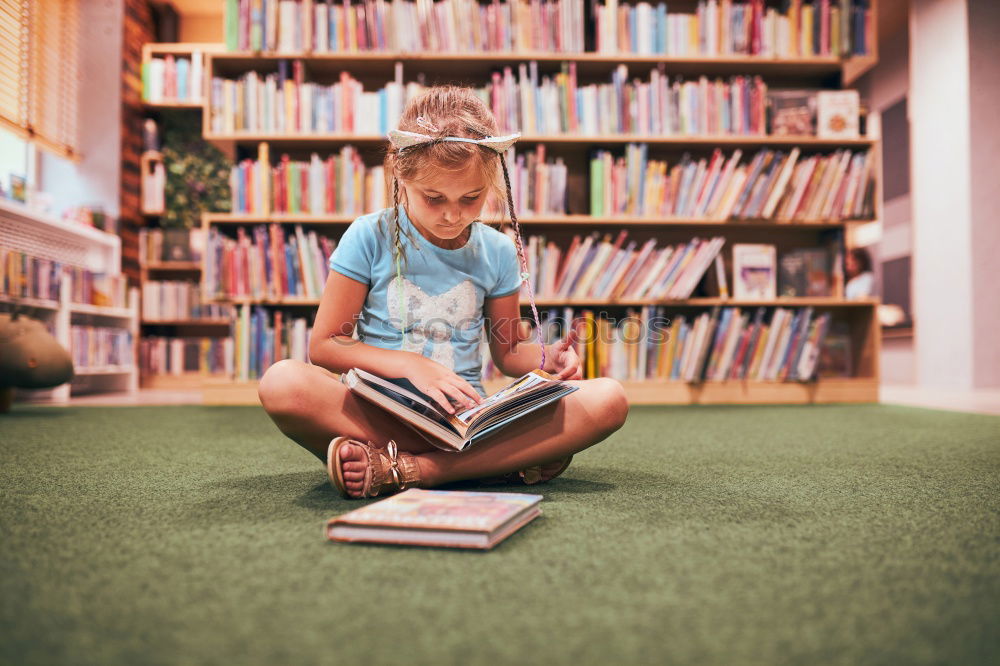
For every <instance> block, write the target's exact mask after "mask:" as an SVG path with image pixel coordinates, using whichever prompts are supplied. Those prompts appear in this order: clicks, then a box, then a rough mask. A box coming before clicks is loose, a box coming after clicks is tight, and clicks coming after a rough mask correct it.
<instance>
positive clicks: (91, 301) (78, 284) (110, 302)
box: [64, 266, 128, 308]
mask: <svg viewBox="0 0 1000 666" xmlns="http://www.w3.org/2000/svg"><path fill="white" fill-rule="evenodd" d="M64 271H65V272H64V274H65V275H66V276H68V277H70V278H71V279H72V282H71V285H72V286H71V289H70V295H69V300H70V301H71V302H73V303H82V304H84V305H100V306H103V307H112V308H124V307H128V278H127V277H126V276H124V275H121V274H119V275H108V274H106V273H94V272H92V271H89V270H87V269H86V268H81V267H80V266H66V267H65V268H64Z"/></svg>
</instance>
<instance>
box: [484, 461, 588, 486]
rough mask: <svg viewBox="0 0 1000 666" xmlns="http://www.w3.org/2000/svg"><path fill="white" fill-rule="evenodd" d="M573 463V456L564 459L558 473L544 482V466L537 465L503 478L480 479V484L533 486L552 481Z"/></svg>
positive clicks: (505, 475)
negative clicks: (521, 484)
mask: <svg viewBox="0 0 1000 666" xmlns="http://www.w3.org/2000/svg"><path fill="white" fill-rule="evenodd" d="M571 462H573V456H570V457H568V458H564V459H563V464H562V466H561V467H560V468H559V469H558V470H556V473H555V474H553V475H552V476H550V477H549V478H547V479H545V480H544V481H543V480H542V465H535V466H534V467H527V468H525V469H522V470H519V471H516V472H510V473H508V474H504V475H503V476H494V477H490V478H488V479H480V480H479V483H481V484H483V485H489V486H495V485H500V484H504V483H523V484H524V485H526V486H533V485H535V484H536V483H545V482H546V481H551V480H552V479H554V478H556V477H557V476H559V475H560V474H562V473H563V472H565V471H566V468H567V467H569V464H570V463H571Z"/></svg>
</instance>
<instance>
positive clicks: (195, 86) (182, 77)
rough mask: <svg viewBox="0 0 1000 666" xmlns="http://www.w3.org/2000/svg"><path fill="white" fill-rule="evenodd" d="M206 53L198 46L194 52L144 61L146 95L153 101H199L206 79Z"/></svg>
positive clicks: (145, 97)
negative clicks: (198, 48)
mask: <svg viewBox="0 0 1000 666" xmlns="http://www.w3.org/2000/svg"><path fill="white" fill-rule="evenodd" d="M204 77H205V55H204V54H203V53H202V52H201V51H199V50H197V49H195V50H193V51H192V52H191V54H190V55H176V54H173V53H168V54H166V55H163V56H153V57H152V58H150V59H149V60H148V61H147V62H144V63H143V64H142V97H143V100H144V101H146V102H150V103H153V104H170V103H176V102H182V103H183V102H190V103H198V102H201V100H202V88H203V86H204V80H205V78H204Z"/></svg>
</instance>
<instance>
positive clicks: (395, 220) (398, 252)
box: [392, 177, 406, 334]
mask: <svg viewBox="0 0 1000 666" xmlns="http://www.w3.org/2000/svg"><path fill="white" fill-rule="evenodd" d="M399 231H400V230H399V179H398V178H395V177H394V178H393V179H392V245H393V248H392V253H393V259H394V263H395V264H396V286H397V287H398V288H399V330H400V333H401V334H405V332H406V308H405V306H404V303H403V268H402V265H401V264H402V260H403V239H402V238H401V237H400V233H399Z"/></svg>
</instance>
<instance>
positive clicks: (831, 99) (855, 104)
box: [816, 90, 861, 139]
mask: <svg viewBox="0 0 1000 666" xmlns="http://www.w3.org/2000/svg"><path fill="white" fill-rule="evenodd" d="M860 106H861V102H860V98H859V95H858V91H857V90H823V91H820V92H819V93H817V95H816V107H817V108H816V115H817V128H816V134H817V136H819V137H821V138H824V139H857V138H858V136H859V123H858V115H859V113H860V111H859V109H860Z"/></svg>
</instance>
